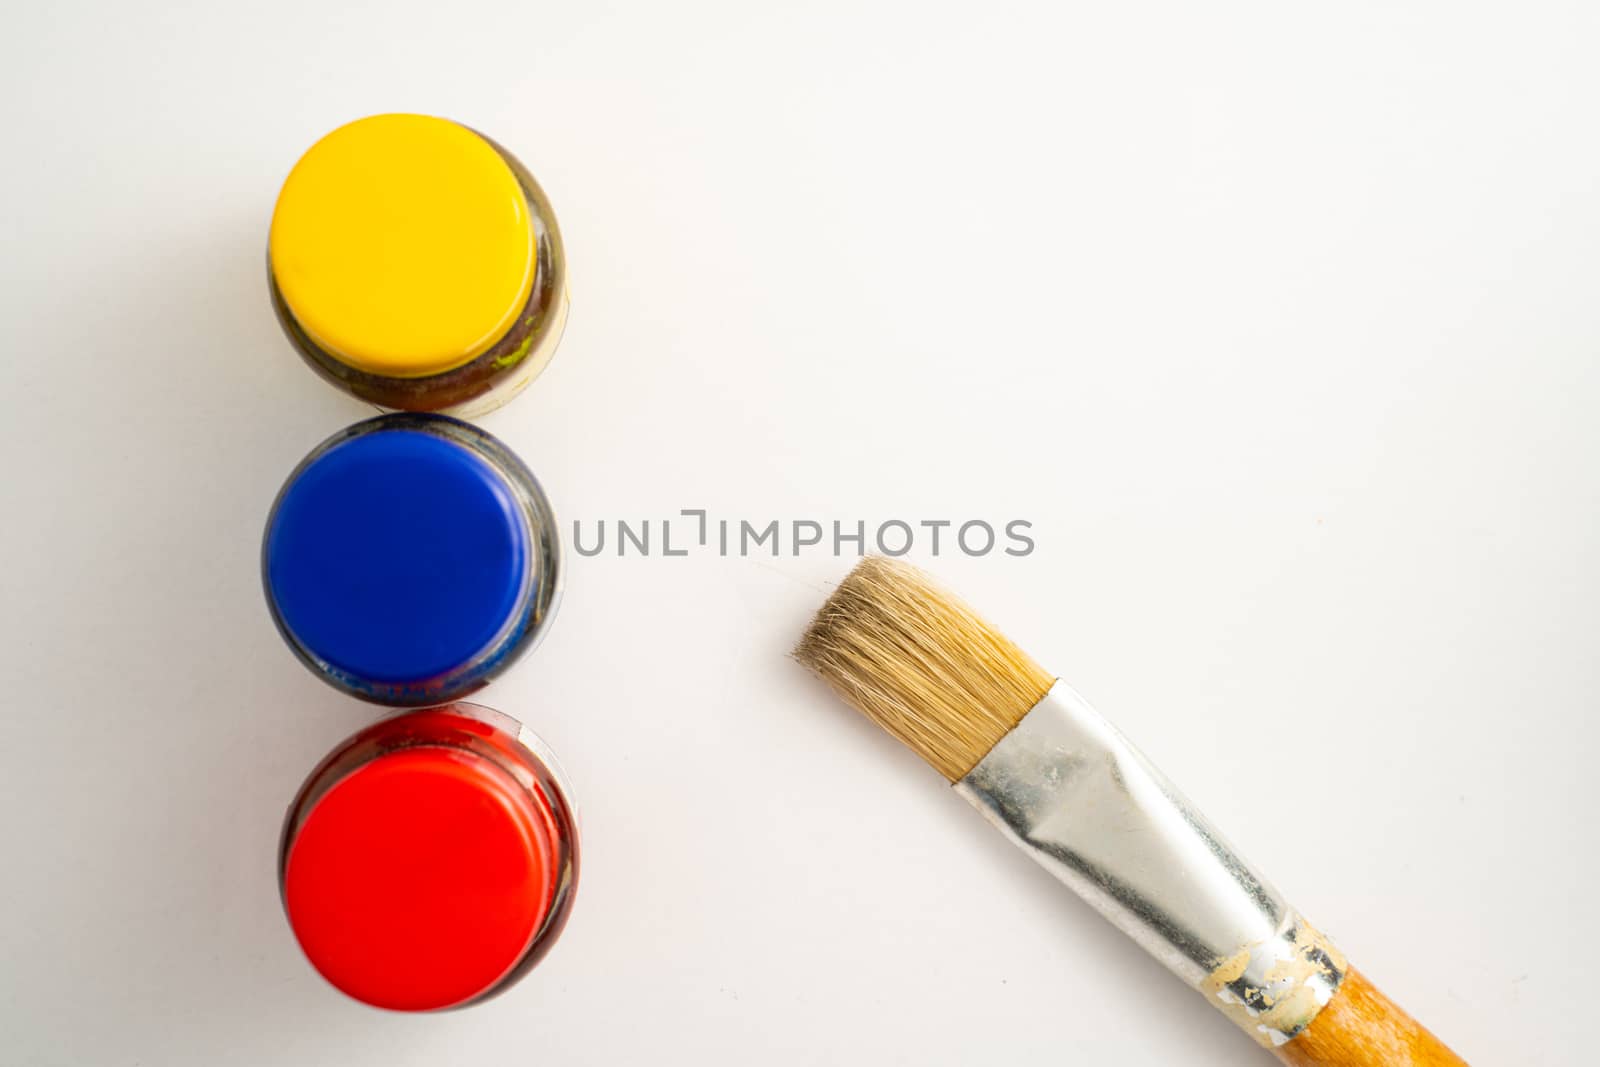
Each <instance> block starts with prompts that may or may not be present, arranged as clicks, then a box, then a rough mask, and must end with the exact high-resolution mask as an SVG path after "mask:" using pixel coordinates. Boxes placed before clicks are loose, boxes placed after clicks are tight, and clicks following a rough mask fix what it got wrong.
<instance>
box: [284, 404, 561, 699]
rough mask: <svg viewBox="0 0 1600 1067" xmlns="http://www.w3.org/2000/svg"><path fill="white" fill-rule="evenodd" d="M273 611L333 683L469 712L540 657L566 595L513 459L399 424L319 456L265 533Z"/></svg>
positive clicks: (460, 425)
mask: <svg viewBox="0 0 1600 1067" xmlns="http://www.w3.org/2000/svg"><path fill="white" fill-rule="evenodd" d="M261 571H262V581H263V584H264V586H265V589H266V596H267V605H268V607H269V609H270V610H271V612H272V618H273V621H274V622H275V623H276V624H277V626H278V630H279V632H280V633H282V635H283V637H284V640H285V641H287V642H288V644H289V647H290V648H291V649H293V650H294V652H295V654H296V655H297V656H298V657H299V658H300V660H301V661H302V662H303V663H305V664H306V666H308V667H309V668H311V670H312V671H314V672H315V673H316V674H318V675H319V676H320V677H321V678H323V680H325V681H327V682H328V683H329V684H331V685H333V686H334V687H335V688H338V689H341V690H344V691H345V692H347V693H350V694H351V695H353V696H357V697H360V698H362V699H364V700H370V701H372V702H374V703H378V704H387V705H391V706H397V707H424V706H428V705H433V704H443V703H448V702H450V701H453V700H457V699H459V698H461V697H463V696H465V695H466V694H468V693H471V692H473V691H474V690H477V689H480V688H482V687H483V686H484V685H487V684H488V683H489V681H490V680H491V679H493V678H494V677H495V676H496V675H498V674H499V673H500V672H502V671H504V670H505V669H506V668H507V667H509V666H510V665H511V663H512V662H513V661H515V660H516V658H517V657H518V656H520V655H522V654H524V653H526V652H528V651H529V650H531V649H532V648H533V646H534V645H536V644H537V643H538V641H539V639H540V638H541V637H542V636H543V634H544V630H545V628H546V627H547V626H548V625H549V622H550V619H551V617H552V616H553V614H554V612H555V609H556V606H557V603H558V602H559V600H560V595H561V578H562V567H561V551H560V543H559V538H558V535H557V530H556V522H555V516H554V514H553V513H552V511H551V509H550V503H549V501H548V500H547V499H546V498H545V495H544V492H543V490H542V489H540V487H539V483H538V482H537V481H536V480H535V479H534V477H533V474H532V473H531V472H530V471H529V470H528V468H527V467H526V466H525V465H524V464H523V463H522V461H521V460H519V459H518V458H517V457H516V456H515V455H514V454H513V453H512V452H511V450H510V449H508V448H506V446H505V445H504V444H502V443H501V442H500V441H498V440H497V439H495V438H494V437H492V436H491V435H489V434H487V433H485V432H483V431H482V430H480V429H478V428H477V427H475V426H471V425H469V424H467V423H464V422H460V421H458V420H456V419H452V418H448V417H445V416H442V415H418V414H410V413H396V414H391V415H382V416H379V417H378V418H375V419H368V420H367V421H365V422H360V423H357V424H356V425H354V426H351V427H349V428H347V429H345V430H343V431H341V432H339V433H337V434H335V435H334V436H332V437H330V438H329V439H328V440H326V441H324V442H323V443H322V444H320V445H318V446H317V447H316V449H314V450H313V451H312V452H311V454H310V455H309V456H307V457H306V458H305V459H304V460H303V461H302V462H301V463H300V465H299V466H298V467H296V468H295V470H294V473H292V474H291V475H290V476H289V480H288V481H287V482H286V483H284V486H283V489H282V490H281V491H280V492H279V494H278V499H277V500H276V502H274V504H273V506H272V512H271V514H270V515H269V516H268V518H267V529H266V535H265V537H264V539H263V543H262V552H261Z"/></svg>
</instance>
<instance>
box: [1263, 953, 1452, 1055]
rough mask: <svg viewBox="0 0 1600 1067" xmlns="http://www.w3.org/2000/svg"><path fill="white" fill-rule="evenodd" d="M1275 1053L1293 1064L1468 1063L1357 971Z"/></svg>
mask: <svg viewBox="0 0 1600 1067" xmlns="http://www.w3.org/2000/svg"><path fill="white" fill-rule="evenodd" d="M1276 1054H1277V1057H1278V1059H1280V1060H1282V1061H1283V1062H1284V1063H1289V1064H1294V1065H1295V1067H1467V1063H1466V1061H1465V1060H1463V1059H1462V1058H1461V1057H1460V1056H1457V1055H1456V1054H1455V1053H1454V1052H1451V1051H1450V1050H1449V1049H1447V1048H1445V1047H1444V1044H1443V1042H1441V1041H1440V1040H1439V1039H1438V1038H1436V1037H1434V1036H1433V1035H1432V1034H1431V1033H1429V1032H1428V1030H1427V1028H1426V1027H1424V1026H1423V1025H1422V1024H1421V1023H1419V1022H1417V1020H1415V1019H1413V1018H1412V1017H1411V1016H1409V1015H1407V1014H1406V1013H1405V1012H1404V1011H1401V1010H1400V1007H1399V1005H1397V1004H1395V1002H1394V1001H1392V1000H1390V999H1389V998H1388V997H1386V996H1384V995H1383V994H1382V993H1380V992H1378V989H1377V987H1376V986H1374V985H1373V984H1372V983H1371V982H1369V981H1367V980H1366V978H1364V977H1363V976H1362V975H1361V974H1360V972H1358V971H1355V970H1351V971H1349V972H1347V973H1346V974H1345V976H1344V981H1343V982H1341V983H1339V989H1338V991H1337V992H1335V993H1334V995H1333V999H1332V1000H1330V1001H1328V1003H1327V1004H1325V1005H1323V1008H1322V1010H1321V1011H1319V1012H1317V1016H1316V1018H1314V1019H1312V1020H1311V1025H1310V1026H1307V1027H1306V1028H1305V1029H1304V1030H1302V1031H1301V1032H1300V1033H1299V1034H1297V1035H1296V1036H1295V1038H1294V1040H1292V1041H1290V1042H1289V1043H1288V1044H1286V1045H1282V1046H1279V1048H1278V1049H1277V1050H1276Z"/></svg>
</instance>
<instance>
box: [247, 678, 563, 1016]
mask: <svg viewBox="0 0 1600 1067" xmlns="http://www.w3.org/2000/svg"><path fill="white" fill-rule="evenodd" d="M278 874H279V877H278V883H279V888H280V890H281V892H282V895H283V905H284V911H285V913H286V914H287V916H288V919H289V925H290V926H291V927H292V928H293V930H294V934H295V937H296V939H297V940H298V941H299V942H300V947H301V949H302V950H303V951H304V952H305V954H306V958H307V959H308V960H310V962H311V964H312V966H314V967H315V968H316V969H317V971H318V972H320V973H321V974H322V976H323V977H324V978H326V979H327V980H328V981H329V982H330V983H332V984H333V985H334V986H335V987H337V988H338V989H340V990H342V991H343V992H345V993H346V994H348V995H350V996H351V997H354V998H355V999H357V1000H360V1001H362V1002H364V1003H367V1004H371V1005H373V1006H375V1007H379V1008H387V1009H390V1010H394V1011H436V1010H439V1009H444V1008H458V1007H465V1006H467V1005H469V1004H475V1003H477V1002H479V1001H482V1000H486V999H488V998H489V997H492V996H494V995H496V994H498V993H501V992H503V991H505V990H506V989H507V988H509V987H510V986H511V985H513V984H514V983H515V982H516V981H517V980H518V979H520V978H521V977H522V976H523V975H524V974H526V973H527V972H528V971H529V970H530V969H531V968H532V967H533V966H534V965H535V964H536V963H538V962H539V960H540V959H541V958H543V956H544V954H545V953H546V952H548V951H549V949H550V947H551V945H552V944H553V943H554V942H555V940H556V938H557V936H558V935H559V934H560V932H561V929H562V927H563V926H564V925H565V923H566V920H567V915H568V913H569V911H570V910H571V906H572V895H573V890H574V889H575V888H576V886H577V878H578V835H577V823H576V818H575V815H574V812H573V808H572V805H571V801H570V800H569V794H568V790H567V788H566V785H565V783H564V782H563V780H562V777H561V774H560V771H559V770H558V769H557V767H556V765H555V762H554V760H553V758H552V757H551V756H550V754H549V751H548V750H547V749H546V748H545V747H544V745H543V743H542V742H540V741H539V740H538V739H537V738H534V737H532V736H531V735H530V734H529V733H528V732H527V731H525V730H524V729H523V728H522V727H521V725H520V724H519V723H517V722H516V720H514V719H512V718H510V717H509V716H506V715H502V714H500V713H499V712H496V711H491V710H489V709H488V708H483V707H479V706H477V705H474V704H450V705H446V706H444V707H440V708H430V709H428V710H426V711H413V712H408V713H403V714H399V715H395V716H392V717H390V718H387V719H384V720H383V721H382V722H379V723H377V724H376V725H374V726H371V727H369V728H367V729H365V730H363V731H361V732H360V733H358V734H356V735H355V736H353V737H351V738H349V739H348V740H346V741H345V742H344V743H343V744H341V745H339V746H338V747H337V748H336V749H335V750H334V751H333V752H332V753H330V754H329V755H328V757H327V758H326V759H324V760H323V761H322V763H321V764H320V765H318V767H317V768H316V770H314V771H312V773H311V776H310V777H309V778H307V779H306V782H305V784H304V785H303V786H301V788H300V792H299V795H298V796H296V797H295V801H294V803H293V804H292V805H291V806H290V808H289V813H288V816H287V818H286V819H285V821H284V828H283V841H282V846H281V848H280V850H279V864H278Z"/></svg>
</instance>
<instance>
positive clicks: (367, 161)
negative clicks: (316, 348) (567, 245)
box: [268, 115, 538, 378]
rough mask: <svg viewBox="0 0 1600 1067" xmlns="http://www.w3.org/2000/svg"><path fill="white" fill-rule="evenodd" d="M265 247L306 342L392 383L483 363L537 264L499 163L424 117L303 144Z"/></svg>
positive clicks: (365, 122)
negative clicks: (392, 379)
mask: <svg viewBox="0 0 1600 1067" xmlns="http://www.w3.org/2000/svg"><path fill="white" fill-rule="evenodd" d="M268 247H269V255H270V257H271V261H272V274H273V277H274V278H275V279H276V281H277V283H278V291H279V292H280V293H282V294H283V299H284V302H285V303H286V304H287V305H288V307H289V310H290V312H292V313H293V315H294V317H295V321H296V322H298V323H299V324H300V326H301V328H302V329H304V330H305V332H306V333H307V334H308V335H309V336H310V337H311V339H312V340H314V341H316V342H317V344H319V345H321V346H322V347H323V348H324V349H326V350H327V351H328V352H329V354H331V355H333V356H335V357H337V358H338V359H339V360H341V361H342V362H344V363H348V364H349V365H350V366H352V367H355V368H357V369H359V370H364V371H367V372H369V373H372V374H382V375H387V376H389V377H395V378H420V377H423V376H425V375H429V374H439V373H442V372H444V371H447V370H452V369H454V368H456V367H459V366H462V365H463V364H466V363H470V362H472V361H473V360H474V359H476V358H477V357H479V356H481V355H483V353H484V352H486V351H488V349H489V348H490V347H491V346H493V345H494V343H495V342H496V341H498V340H499V339H500V338H501V337H503V336H505V334H506V332H507V331H508V330H509V329H510V328H511V325H512V323H514V322H515V321H516V318H517V315H518V314H519V313H520V312H521V311H522V309H523V307H524V306H525V305H526V304H527V302H528V295H529V293H531V292H532V290H533V279H534V273H535V270H536V267H537V263H538V260H537V254H536V252H535V248H534V233H533V223H532V220H531V219H530V218H529V216H528V202H527V198H526V197H524V196H523V194H522V187H521V186H520V185H519V184H518V182H517V178H516V175H515V174H513V173H512V172H511V168H510V167H509V166H508V165H507V164H506V161H505V160H504V159H503V158H501V156H500V153H498V152H497V151H495V149H494V148H493V147H492V146H491V145H490V144H489V142H488V141H485V140H484V139H483V138H482V137H479V136H478V135H477V134H475V133H473V132H472V131H471V130H469V129H467V128H466V127H465V126H460V125H458V124H456V123H454V122H450V121H447V120H445V119H436V118H430V117H429V116H427V115H374V116H372V117H371V118H365V119H358V120H356V121H355V122H352V123H350V124H349V125H348V126H341V127H339V128H338V129H337V130H334V131H333V132H332V133H330V134H328V135H327V136H326V137H324V138H323V139H322V140H320V141H318V142H317V143H316V144H314V145H312V146H311V149H310V151H308V152H306V154H305V155H303V156H301V157H300V162H298V163H296V164H295V166H294V170H292V171H290V172H289V177H288V179H287V180H285V181H284V183H283V190H282V192H280V193H279V194H278V206H277V209H276V210H275V211H274V212H273V214H272V234H271V238H270V242H269V246H268Z"/></svg>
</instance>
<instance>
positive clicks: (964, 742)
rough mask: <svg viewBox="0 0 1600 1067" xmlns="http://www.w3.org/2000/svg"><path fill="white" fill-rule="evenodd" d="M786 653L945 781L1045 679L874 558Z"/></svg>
mask: <svg viewBox="0 0 1600 1067" xmlns="http://www.w3.org/2000/svg"><path fill="white" fill-rule="evenodd" d="M795 658H796V659H798V660H799V661H800V662H801V663H803V664H804V665H805V666H807V667H809V668H811V669H812V670H813V671H815V672H816V673H817V674H819V675H821V677H822V679H823V680H824V681H826V682H827V683H828V684H829V685H830V686H832V687H833V689H834V691H835V692H837V693H838V694H839V695H840V696H841V697H843V698H844V699H845V701H846V702H847V703H849V704H850V705H851V706H852V707H854V708H856V710H858V711H860V712H861V713H862V714H864V715H866V716H867V718H869V719H871V720H872V721H873V722H875V723H877V724H878V725H879V726H881V727H883V728H884V729H885V730H887V731H888V732H889V733H890V734H892V735H893V736H894V737H895V738H897V739H898V740H899V741H900V743H901V744H903V745H905V746H906V747H907V748H909V749H911V751H913V752H915V753H916V754H917V755H919V756H921V757H922V758H923V759H924V760H925V761H926V762H927V763H928V764H929V765H931V766H932V767H933V768H934V770H936V771H938V772H939V773H940V774H942V775H944V776H945V777H946V778H948V779H949V780H950V781H952V782H955V781H959V780H960V779H961V778H962V777H964V776H965V775H966V773H967V772H968V771H970V770H972V768H973V767H974V766H975V765H976V764H977V762H978V761H979V760H981V759H983V757H984V756H986V755H988V753H989V750H990V749H992V748H994V746H995V745H996V744H997V743H998V742H999V741H1000V739H1001V738H1002V737H1004V736H1005V735H1006V734H1007V733H1009V732H1010V731H1011V728H1012V727H1013V726H1015V725H1016V724H1017V722H1018V721H1019V720H1020V719H1021V718H1022V717H1023V716H1024V715H1026V714H1027V713H1028V712H1029V711H1030V710H1031V709H1032V708H1033V706H1034V705H1035V704H1037V703H1038V702H1039V700H1040V698H1041V697H1043V696H1044V695H1045V693H1046V692H1048V691H1049V689H1050V686H1051V684H1052V683H1053V682H1054V680H1055V679H1054V678H1052V677H1051V676H1050V675H1049V674H1048V673H1046V672H1045V671H1044V669H1043V668H1041V667H1040V666H1039V665H1038V664H1037V663H1035V662H1034V661H1033V659H1032V658H1031V657H1029V655H1028V654H1027V653H1026V652H1024V651H1022V649H1020V648H1018V647H1017V646H1016V645H1015V644H1013V643H1012V642H1011V640H1010V639H1009V638H1007V637H1006V636H1005V634H1002V633H1001V632H1000V631H999V630H996V629H995V628H994V627H992V626H990V625H989V624H988V623H987V622H985V621H983V619H981V618H980V617H979V616H978V615H977V614H975V613H974V612H973V611H972V609H971V608H969V607H967V606H966V604H964V603H962V602H961V601H960V600H958V599H957V598H956V597H955V596H953V595H952V594H950V593H948V592H946V591H945V590H944V589H942V588H940V587H939V586H938V585H936V584H935V583H934V582H933V580H932V579H930V578H929V577H928V576H927V575H926V574H924V573H923V572H922V571H920V570H918V569H917V568H916V567H913V566H911V564H909V563H902V562H901V561H899V560H895V559H886V558H884V557H882V556H868V557H867V558H866V559H863V560H862V561H861V562H860V563H859V564H857V565H856V568H855V569H854V570H852V571H851V572H850V573H849V574H848V575H847V576H846V577H845V580H844V581H843V582H841V583H840V584H839V588H838V589H836V590H835V591H834V594H833V596H831V597H829V598H828V601H827V603H825V604H823V605H822V610H821V611H819V612H817V617H816V618H815V619H814V620H813V621H812V623H811V627H810V629H808V630H807V631H806V634H805V636H804V637H803V638H801V640H800V644H799V646H798V647H797V648H796V649H795Z"/></svg>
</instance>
